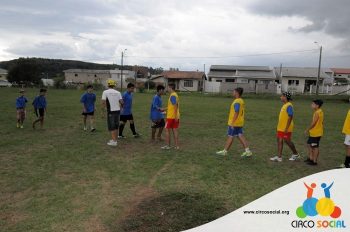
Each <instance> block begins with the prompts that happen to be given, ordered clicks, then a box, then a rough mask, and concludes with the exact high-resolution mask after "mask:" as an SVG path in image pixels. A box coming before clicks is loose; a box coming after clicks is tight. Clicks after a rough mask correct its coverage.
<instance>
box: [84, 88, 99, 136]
mask: <svg viewBox="0 0 350 232" xmlns="http://www.w3.org/2000/svg"><path fill="white" fill-rule="evenodd" d="M93 91H94V87H93V86H92V85H88V86H87V87H86V93H84V94H83V95H82V96H81V98H80V102H81V103H82V104H83V113H82V115H83V123H84V131H86V130H87V126H86V121H87V119H88V118H89V119H90V131H91V132H94V131H95V130H96V129H95V128H94V113H95V102H96V94H94V93H93Z"/></svg>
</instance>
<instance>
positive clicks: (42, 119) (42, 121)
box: [40, 117, 44, 129]
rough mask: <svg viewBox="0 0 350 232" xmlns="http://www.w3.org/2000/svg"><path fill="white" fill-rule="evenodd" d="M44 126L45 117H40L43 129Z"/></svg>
mask: <svg viewBox="0 0 350 232" xmlns="http://www.w3.org/2000/svg"><path fill="white" fill-rule="evenodd" d="M43 126H44V117H41V118H40V128H41V129H43Z"/></svg>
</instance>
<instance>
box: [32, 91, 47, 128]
mask: <svg viewBox="0 0 350 232" xmlns="http://www.w3.org/2000/svg"><path fill="white" fill-rule="evenodd" d="M45 95H46V89H40V94H39V96H36V97H35V99H34V101H33V103H32V105H33V106H34V112H35V114H36V116H37V117H38V119H36V120H35V121H34V122H33V129H35V124H37V123H38V122H40V128H41V129H42V128H43V126H44V118H45V113H46V107H47V102H46V98H45Z"/></svg>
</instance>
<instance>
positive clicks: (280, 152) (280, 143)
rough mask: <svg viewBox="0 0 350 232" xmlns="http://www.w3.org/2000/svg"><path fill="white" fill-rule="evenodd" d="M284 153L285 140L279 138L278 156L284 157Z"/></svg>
mask: <svg viewBox="0 0 350 232" xmlns="http://www.w3.org/2000/svg"><path fill="white" fill-rule="evenodd" d="M282 151H283V139H282V138H277V153H278V154H277V155H278V157H280V158H281V157H282Z"/></svg>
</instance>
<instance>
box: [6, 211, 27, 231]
mask: <svg viewBox="0 0 350 232" xmlns="http://www.w3.org/2000/svg"><path fill="white" fill-rule="evenodd" d="M28 218H29V216H28V215H27V214H25V213H22V212H18V211H11V212H3V213H0V221H4V222H5V228H6V227H8V228H10V227H13V226H15V225H17V224H18V223H20V222H22V221H24V220H26V219H28Z"/></svg>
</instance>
